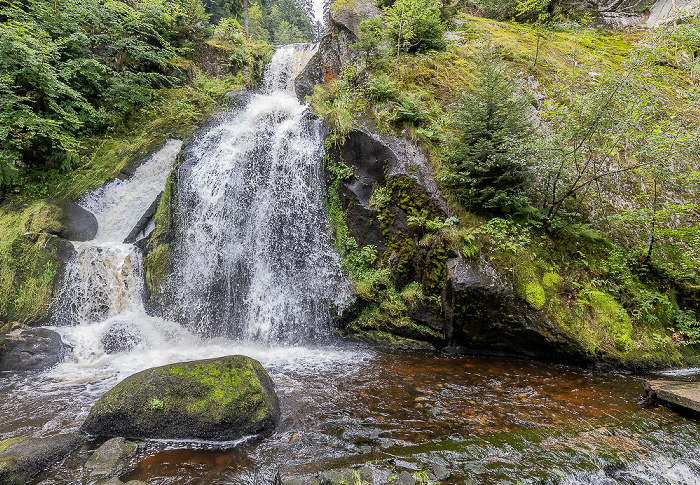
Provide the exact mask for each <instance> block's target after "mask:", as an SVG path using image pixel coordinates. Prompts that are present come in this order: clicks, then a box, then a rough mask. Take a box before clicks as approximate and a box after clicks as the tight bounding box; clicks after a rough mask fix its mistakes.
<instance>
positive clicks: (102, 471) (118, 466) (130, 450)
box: [85, 437, 139, 479]
mask: <svg viewBox="0 0 700 485" xmlns="http://www.w3.org/2000/svg"><path fill="white" fill-rule="evenodd" d="M138 449H139V445H138V444H137V443H133V442H130V441H127V440H125V439H124V438H121V437H120V438H112V439H110V440H108V441H107V442H106V443H105V444H103V445H102V446H100V447H99V448H98V449H97V450H96V451H95V452H94V453H93V454H92V456H91V457H90V459H89V460H88V461H87V463H85V471H86V472H87V473H88V474H89V476H90V478H91V479H106V478H111V477H117V476H119V475H121V474H122V473H124V472H125V471H127V464H128V462H129V459H131V458H132V457H133V456H134V455H135V454H136V452H137V451H138Z"/></svg>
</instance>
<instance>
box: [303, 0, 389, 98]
mask: <svg viewBox="0 0 700 485" xmlns="http://www.w3.org/2000/svg"><path fill="white" fill-rule="evenodd" d="M380 14H381V10H379V8H378V7H377V6H376V5H375V3H374V1H373V0H342V1H337V2H335V3H334V4H333V5H331V8H330V15H329V22H328V28H327V29H326V31H325V33H324V35H323V37H322V38H321V42H320V43H319V46H318V51H316V53H315V54H314V55H313V57H312V58H311V60H309V63H308V64H307V66H306V68H305V69H304V70H303V71H302V72H301V74H299V76H297V79H296V80H295V82H294V87H295V91H296V94H297V96H298V97H299V99H302V100H303V99H305V98H306V96H311V94H312V93H313V91H314V86H315V85H316V84H319V83H322V82H325V81H329V80H331V79H334V78H336V77H337V76H338V74H339V73H340V70H341V69H342V68H343V66H344V65H345V63H347V62H349V61H351V60H352V59H354V58H355V57H356V56H357V52H356V51H354V50H352V49H351V48H350V46H351V45H352V44H354V43H355V42H357V36H358V34H359V32H360V23H361V22H362V21H363V20H365V19H369V18H374V17H378V16H379V15H380Z"/></svg>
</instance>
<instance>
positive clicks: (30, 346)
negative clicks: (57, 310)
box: [0, 325, 68, 372]
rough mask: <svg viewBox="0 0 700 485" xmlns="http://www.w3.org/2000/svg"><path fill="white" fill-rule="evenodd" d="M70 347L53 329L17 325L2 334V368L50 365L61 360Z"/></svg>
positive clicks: (0, 362)
mask: <svg viewBox="0 0 700 485" xmlns="http://www.w3.org/2000/svg"><path fill="white" fill-rule="evenodd" d="M67 350H68V346H66V345H65V344H64V343H63V341H62V340H61V336H60V335H59V334H58V333H56V332H54V331H53V330H49V329H48V328H31V327H27V326H26V325H16V326H15V328H14V329H13V330H12V331H11V332H10V333H8V334H7V335H5V336H3V337H0V372H3V371H13V372H21V371H31V370H43V369H47V368H49V367H51V366H54V365H56V364H58V363H59V362H61V361H62V360H63V357H64V355H65V354H66V351H67Z"/></svg>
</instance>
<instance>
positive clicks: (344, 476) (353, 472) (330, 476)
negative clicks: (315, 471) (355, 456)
mask: <svg viewBox="0 0 700 485" xmlns="http://www.w3.org/2000/svg"><path fill="white" fill-rule="evenodd" d="M318 477H319V479H320V482H321V483H322V484H324V485H325V484H336V483H374V480H373V477H372V470H371V469H370V468H369V467H367V466H363V467H362V468H342V469H340V470H329V471H323V472H321V473H319V476H318Z"/></svg>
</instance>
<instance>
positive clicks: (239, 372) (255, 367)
mask: <svg viewBox="0 0 700 485" xmlns="http://www.w3.org/2000/svg"><path fill="white" fill-rule="evenodd" d="M279 414H280V410H279V401H278V399H277V395H276V394H275V391H274V388H273V384H272V380H271V379H270V377H269V376H268V375H267V373H266V372H265V370H264V369H263V367H262V366H261V365H260V363H259V362H258V361H256V360H253V359H251V358H249V357H245V356H241V355H236V356H230V357H222V358H219V359H208V360H201V361H194V362H184V363H181V364H171V365H166V366H162V367H156V368H153V369H147V370H145V371H142V372H139V373H137V374H134V375H133V376H131V377H128V378H127V379H125V380H124V381H122V382H120V383H119V384H118V385H117V386H115V387H114V388H112V389H111V390H110V391H108V392H107V393H106V394H105V395H104V396H102V398H100V400H99V401H97V403H96V404H95V405H94V406H93V408H92V410H91V411H90V414H89V416H88V418H87V419H86V421H85V423H83V426H82V428H81V429H82V431H84V432H86V433H88V434H90V435H94V436H124V437H129V438H165V439H202V440H214V441H232V440H236V439H238V438H241V437H243V436H247V435H254V434H264V433H269V432H271V431H272V430H273V428H274V427H275V426H276V424H277V422H278V420H279Z"/></svg>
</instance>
